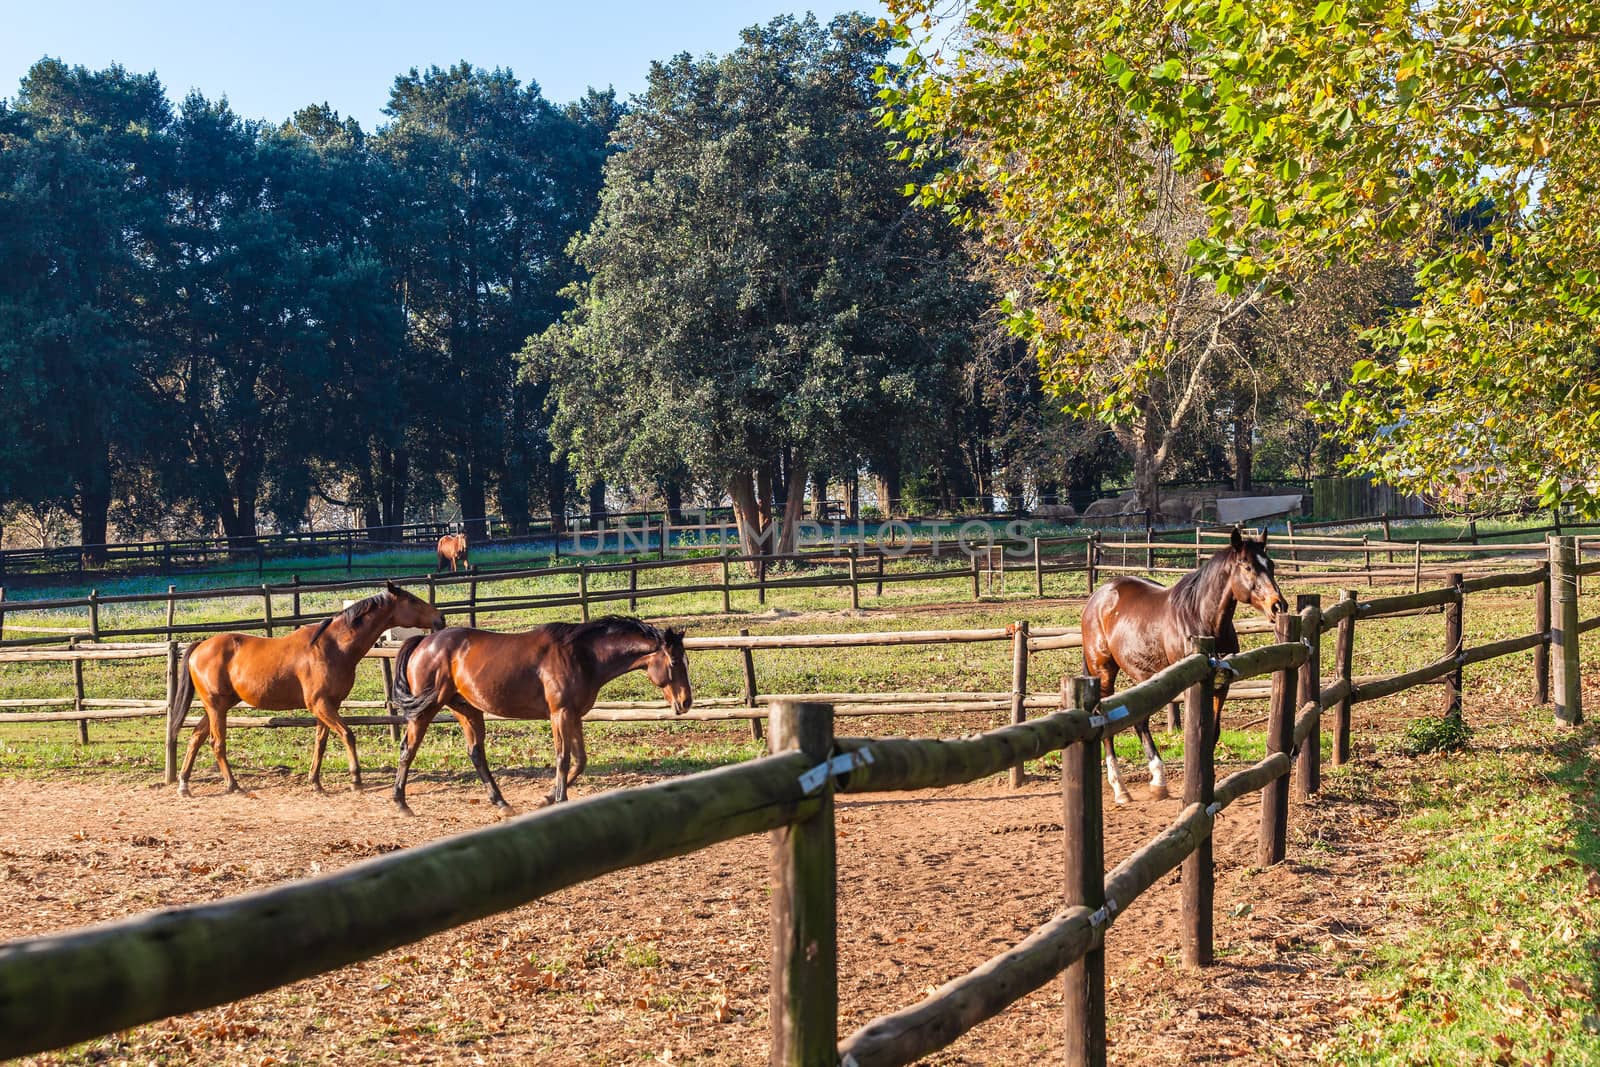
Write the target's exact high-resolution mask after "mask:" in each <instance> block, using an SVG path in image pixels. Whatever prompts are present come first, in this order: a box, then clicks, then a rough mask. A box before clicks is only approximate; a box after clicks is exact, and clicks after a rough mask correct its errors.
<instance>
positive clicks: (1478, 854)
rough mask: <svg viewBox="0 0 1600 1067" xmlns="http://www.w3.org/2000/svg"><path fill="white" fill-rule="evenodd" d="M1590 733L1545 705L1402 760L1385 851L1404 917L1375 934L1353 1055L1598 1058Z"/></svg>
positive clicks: (1349, 1057)
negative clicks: (1559, 721)
mask: <svg viewBox="0 0 1600 1067" xmlns="http://www.w3.org/2000/svg"><path fill="white" fill-rule="evenodd" d="M1597 739H1600V732H1597V731H1596V729H1595V728H1594V727H1593V726H1585V727H1583V728H1581V729H1580V730H1578V731H1576V732H1574V731H1571V730H1566V729H1564V728H1562V727H1559V726H1556V725H1554V724H1552V723H1551V722H1550V721H1549V714H1548V710H1547V709H1535V710H1533V711H1530V712H1528V713H1527V715H1526V717H1525V719H1524V720H1523V721H1521V722H1517V723H1514V724H1513V725H1511V726H1509V727H1502V728H1500V729H1498V730H1496V731H1493V732H1491V731H1488V730H1484V731H1481V732H1480V735H1479V737H1478V739H1477V740H1476V741H1475V742H1474V744H1473V746H1472V747H1471V748H1469V749H1466V750H1464V751H1460V752H1455V753H1451V754H1450V755H1448V756H1443V757H1428V758H1425V759H1424V760H1422V761H1419V762H1417V763H1416V764H1414V765H1412V766H1411V767H1410V769H1409V771H1408V772H1407V775H1406V781H1405V784H1404V789H1403V793H1402V798H1401V803H1402V807H1403V816H1404V828H1405V832H1406V833H1407V834H1408V835H1409V836H1410V838H1411V841H1412V843H1413V845H1412V847H1411V848H1410V849H1408V850H1407V851H1406V852H1404V853H1403V854H1402V855H1400V856H1399V857H1397V861H1398V862H1397V864H1396V866H1397V868H1398V869H1400V870H1403V871H1404V872H1405V874H1404V878H1405V896H1406V899H1407V900H1408V902H1409V903H1410V904H1411V908H1412V912H1413V914H1414V915H1415V918H1416V921H1415V923H1414V924H1412V925H1411V926H1410V928H1409V929H1408V930H1407V931H1406V932H1405V933H1404V935H1403V936H1401V937H1400V938H1399V939H1398V940H1394V941H1390V942H1389V943H1387V944H1382V945H1379V946H1377V947H1376V948H1375V949H1374V957H1375V959H1374V962H1373V964H1372V966H1371V968H1370V970H1368V972H1367V973H1366V974H1365V976H1364V978H1363V985H1364V987H1365V989H1366V991H1367V992H1368V994H1369V995H1370V996H1371V997H1372V998H1373V1001H1372V1004H1371V1007H1370V1008H1369V1009H1368V1011H1367V1012H1366V1013H1365V1014H1364V1015H1362V1016H1360V1017H1358V1018H1357V1019H1355V1020H1354V1021H1353V1022H1352V1023H1350V1024H1349V1025H1348V1026H1347V1027H1346V1028H1345V1029H1344V1030H1343V1031H1342V1032H1341V1033H1340V1034H1339V1036H1338V1038H1337V1039H1336V1041H1335V1043H1334V1044H1333V1046H1332V1047H1331V1048H1330V1049H1329V1050H1328V1052H1329V1055H1328V1058H1329V1059H1330V1060H1332V1061H1333V1062H1338V1063H1349V1064H1395V1063H1404V1064H1412V1063H1419V1064H1452V1065H1454V1064H1480V1063H1481V1064H1489V1063H1536V1064H1538V1063H1543V1064H1563V1065H1576V1064H1597V1063H1600V1015H1597V1007H1596V995H1597V992H1600V985H1597V980H1600V969H1597V959H1600V942H1597V941H1596V937H1595V932H1596V930H1597V929H1600V762H1597V761H1596V759H1595V756H1594V749H1593V746H1594V744H1595V742H1596V741H1597Z"/></svg>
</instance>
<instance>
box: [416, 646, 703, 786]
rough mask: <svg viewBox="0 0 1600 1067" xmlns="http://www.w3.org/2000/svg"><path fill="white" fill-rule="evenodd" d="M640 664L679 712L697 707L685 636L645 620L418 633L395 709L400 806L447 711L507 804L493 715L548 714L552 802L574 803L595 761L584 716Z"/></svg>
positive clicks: (532, 716) (483, 776) (527, 716)
mask: <svg viewBox="0 0 1600 1067" xmlns="http://www.w3.org/2000/svg"><path fill="white" fill-rule="evenodd" d="M638 670H642V671H644V672H645V674H646V675H647V676H648V677H649V679H650V682H651V684H652V685H654V686H656V687H657V688H658V689H660V690H661V692H662V695H663V696H665V697H666V698H667V699H668V700H669V701H671V703H672V710H673V712H674V713H676V714H678V715H682V714H683V713H684V712H686V711H688V710H689V708H690V707H691V706H692V705H693V703H694V691H693V688H692V687H691V685H690V683H689V662H688V660H687V659H686V658H685V655H684V651H683V633H682V632H681V631H678V630H660V629H657V628H656V627H654V626H651V625H650V624H648V623H644V622H640V621H639V620H638V619H634V618H627V617H624V616H621V615H608V616H606V617H605V618H602V619H596V620H595V621H593V622H585V623H578V624H573V623H565V622H553V623H548V624H546V625H544V626H538V627H535V628H534V629H532V630H528V631H527V632H525V633H518V634H501V633H493V632H491V631H489V630H472V629H468V628H467V627H464V626H452V627H451V628H450V629H448V630H441V631H440V632H438V633H435V634H428V635H426V636H423V637H413V638H411V639H410V640H409V641H407V642H406V643H405V644H403V645H401V646H400V653H399V655H398V656H397V657H396V659H395V664H394V694H393V701H394V705H395V707H396V708H398V709H399V710H400V713H401V714H402V715H404V716H405V717H406V719H407V722H406V735H405V742H404V745H403V747H402V749H401V752H400V765H399V767H398V768H396V770H395V776H394V802H395V803H396V804H397V805H399V807H400V810H401V811H404V812H406V813H407V814H410V812H411V809H410V808H409V807H407V806H406V777H407V775H408V774H409V773H410V771H411V761H412V759H414V758H415V757H416V754H417V749H418V748H419V747H420V746H421V745H422V735H423V734H425V733H427V730H428V724H429V723H430V722H432V721H433V717H434V716H435V715H437V714H438V713H439V709H440V708H444V707H448V708H449V709H450V710H451V711H452V712H454V713H455V716H456V719H457V720H459V721H460V723H461V732H462V734H463V735H464V736H465V739H466V742H467V755H468V756H469V757H470V758H471V760H472V766H473V769H474V770H476V771H477V772H478V778H479V780H481V781H482V782H483V784H484V785H485V786H487V787H488V789H489V800H490V801H491V802H492V803H493V804H494V805H495V806H496V807H498V808H500V809H502V810H509V809H510V807H511V806H510V805H509V804H507V803H506V799H505V797H503V796H501V795H500V787H499V786H498V785H496V784H495V781H494V776H493V775H491V774H490V773H489V761H488V760H487V759H486V758H485V757H484V754H483V740H484V730H483V716H484V713H485V712H489V713H492V714H495V715H499V716H501V717H503V718H507V719H549V720H550V728H551V732H552V733H553V734H554V735H555V747H556V784H555V787H554V788H553V789H551V790H550V795H549V797H548V798H547V799H546V803H550V804H554V803H559V802H561V801H563V800H566V799H567V787H568V786H570V785H571V784H572V783H573V782H575V781H577V779H578V775H580V774H582V773H583V768H584V765H585V764H586V763H587V762H588V754H587V752H586V751H585V749H584V745H583V717H584V716H585V715H587V714H588V713H589V709H590V708H592V707H594V702H595V698H596V697H598V696H599V694H600V689H601V687H602V686H604V685H605V684H606V683H607V682H609V681H611V680H612V679H614V678H618V677H621V676H622V675H624V674H627V673H628V672H629V671H638Z"/></svg>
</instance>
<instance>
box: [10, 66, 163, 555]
mask: <svg viewBox="0 0 1600 1067" xmlns="http://www.w3.org/2000/svg"><path fill="white" fill-rule="evenodd" d="M170 119H171V113H170V111H169V109H168V107H167V101H166V96H165V93H164V92H163V90H162V88H161V83H160V82H159V81H158V80H157V79H156V77H155V75H153V74H147V75H134V74H130V73H128V72H127V71H125V70H124V69H122V68H121V67H117V66H112V67H109V68H107V69H106V70H103V71H98V72H95V71H90V70H87V69H86V68H84V67H68V66H67V65H66V64H64V63H62V62H60V61H59V60H55V59H44V60H40V61H39V62H38V63H36V64H35V65H34V66H33V67H32V68H31V69H30V70H29V72H28V74H27V75H26V76H25V77H24V78H23V80H22V85H21V89H20V92H19V93H18V95H17V98H16V101H15V103H14V106H12V107H10V108H4V109H0V220H3V221H4V223H5V224H4V226H0V234H4V237H3V238H0V378H3V380H4V381H5V383H6V387H5V389H4V390H3V391H0V393H3V397H4V398H3V400H0V404H3V405H4V406H5V408H6V409H7V414H8V416H9V420H8V424H9V425H10V426H12V427H14V428H15V429H16V430H17V432H15V433H12V434H8V435H7V437H8V440H7V442H6V444H5V445H4V446H0V499H14V498H18V497H20V498H23V499H26V500H28V501H29V502H31V503H55V504H59V505H60V506H62V507H64V508H66V509H67V510H69V511H70V512H72V513H73V514H74V515H76V517H77V519H78V524H79V538H80V541H81V543H82V544H84V545H88V546H99V545H103V544H105V543H106V541H107V539H108V538H107V514H108V512H109V509H110V506H111V503H112V500H113V493H114V489H115V482H116V479H117V470H118V467H119V466H120V465H125V464H129V463H133V462H136V461H137V460H138V458H139V457H140V456H141V454H142V453H143V450H144V449H145V447H146V442H147V440H148V438H147V435H148V434H149V432H150V428H151V413H152V398H151V396H150V394H149V392H148V391H147V390H145V389H143V388H142V387H141V377H140V367H141V365H142V364H143V363H144V362H146V361H147V360H148V359H149V358H150V354H151V346H150V344H149V341H150V336H151V332H150V330H151V321H150V314H151V308H152V302H153V293H152V282H153V276H152V272H151V271H149V270H148V269H147V264H148V263H149V260H150V257H151V255H152V250H153V248H154V247H155V246H156V245H158V244H159V242H160V241H161V239H162V230H163V222H164V217H163V211H164V207H163V204H162V201H161V189H162V187H163V184H164V180H165V176H166V173H167V170H168V168H169V166H170V150H169V146H168V143H167V140H166V137H165V131H166V128H167V126H168V123H169V122H170ZM97 553H98V549H97V548H90V549H89V554H90V556H91V557H93V556H95V555H97Z"/></svg>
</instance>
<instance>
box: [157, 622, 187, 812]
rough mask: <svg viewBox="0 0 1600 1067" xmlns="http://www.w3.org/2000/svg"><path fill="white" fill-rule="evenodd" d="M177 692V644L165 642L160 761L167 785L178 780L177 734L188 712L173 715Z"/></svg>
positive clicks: (181, 710)
mask: <svg viewBox="0 0 1600 1067" xmlns="http://www.w3.org/2000/svg"><path fill="white" fill-rule="evenodd" d="M177 691H178V642H176V641H171V640H169V641H168V642H167V736H166V745H165V747H164V750H163V752H164V755H163V758H162V761H161V763H162V767H163V769H164V770H165V771H166V779H167V784H168V785H171V784H173V783H174V782H176V781H177V780H178V732H179V731H180V730H182V729H183V720H184V718H185V715H186V714H187V712H188V709H187V708H183V709H180V711H179V713H177V714H174V713H173V711H172V697H173V695H174V694H175V693H177Z"/></svg>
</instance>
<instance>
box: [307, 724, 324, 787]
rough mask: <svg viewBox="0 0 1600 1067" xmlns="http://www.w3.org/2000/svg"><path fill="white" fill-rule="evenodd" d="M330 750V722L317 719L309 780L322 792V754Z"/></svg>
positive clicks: (312, 744) (311, 784) (312, 743)
mask: <svg viewBox="0 0 1600 1067" xmlns="http://www.w3.org/2000/svg"><path fill="white" fill-rule="evenodd" d="M326 751H328V724H327V723H325V722H323V721H322V720H321V719H318V720H317V733H316V738H315V739H314V740H313V741H312V742H311V777H310V778H309V779H308V782H309V784H310V786H311V788H312V789H315V790H316V791H317V792H319V793H320V792H322V754H323V753H324V752H326Z"/></svg>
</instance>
